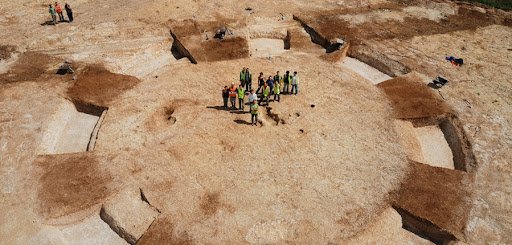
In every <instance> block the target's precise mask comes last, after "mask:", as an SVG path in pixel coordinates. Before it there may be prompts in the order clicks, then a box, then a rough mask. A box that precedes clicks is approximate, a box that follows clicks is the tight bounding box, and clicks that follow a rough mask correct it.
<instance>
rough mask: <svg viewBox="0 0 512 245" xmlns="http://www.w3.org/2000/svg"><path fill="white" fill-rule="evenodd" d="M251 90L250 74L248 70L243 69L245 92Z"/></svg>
mask: <svg viewBox="0 0 512 245" xmlns="http://www.w3.org/2000/svg"><path fill="white" fill-rule="evenodd" d="M251 89H252V74H251V72H250V71H249V68H245V90H246V91H249V90H251Z"/></svg>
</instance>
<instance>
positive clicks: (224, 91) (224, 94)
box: [222, 86, 229, 110]
mask: <svg viewBox="0 0 512 245" xmlns="http://www.w3.org/2000/svg"><path fill="white" fill-rule="evenodd" d="M228 99H229V89H228V86H224V89H222V100H223V101H224V109H226V110H227V109H228Z"/></svg>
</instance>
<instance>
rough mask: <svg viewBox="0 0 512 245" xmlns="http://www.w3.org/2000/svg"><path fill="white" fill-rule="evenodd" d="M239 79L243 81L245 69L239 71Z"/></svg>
mask: <svg viewBox="0 0 512 245" xmlns="http://www.w3.org/2000/svg"><path fill="white" fill-rule="evenodd" d="M240 81H245V71H241V72H240Z"/></svg>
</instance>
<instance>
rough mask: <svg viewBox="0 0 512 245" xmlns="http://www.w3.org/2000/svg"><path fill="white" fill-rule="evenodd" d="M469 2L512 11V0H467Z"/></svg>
mask: <svg viewBox="0 0 512 245" xmlns="http://www.w3.org/2000/svg"><path fill="white" fill-rule="evenodd" d="M466 1H469V2H477V3H481V4H485V5H487V6H491V7H494V8H499V9H506V10H511V9H512V1H511V0H466Z"/></svg>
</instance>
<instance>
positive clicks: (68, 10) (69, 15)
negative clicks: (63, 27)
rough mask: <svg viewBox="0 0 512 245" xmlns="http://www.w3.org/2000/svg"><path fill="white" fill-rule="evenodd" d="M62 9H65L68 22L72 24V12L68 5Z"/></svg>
mask: <svg viewBox="0 0 512 245" xmlns="http://www.w3.org/2000/svg"><path fill="white" fill-rule="evenodd" d="M64 9H66V14H67V15H68V19H69V22H73V10H72V9H71V6H69V4H68V3H66V4H65V5H64Z"/></svg>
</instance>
